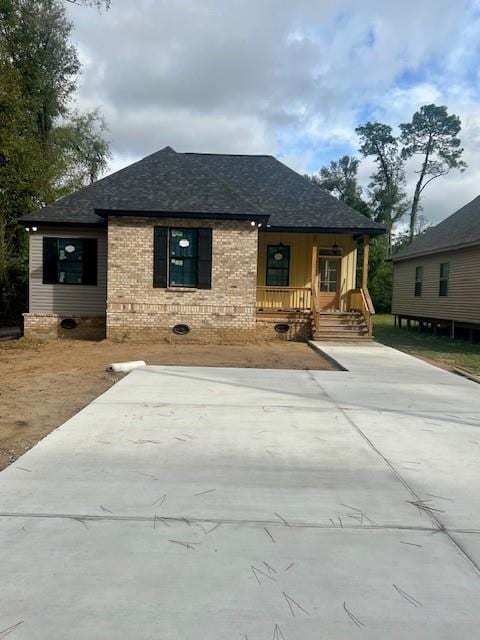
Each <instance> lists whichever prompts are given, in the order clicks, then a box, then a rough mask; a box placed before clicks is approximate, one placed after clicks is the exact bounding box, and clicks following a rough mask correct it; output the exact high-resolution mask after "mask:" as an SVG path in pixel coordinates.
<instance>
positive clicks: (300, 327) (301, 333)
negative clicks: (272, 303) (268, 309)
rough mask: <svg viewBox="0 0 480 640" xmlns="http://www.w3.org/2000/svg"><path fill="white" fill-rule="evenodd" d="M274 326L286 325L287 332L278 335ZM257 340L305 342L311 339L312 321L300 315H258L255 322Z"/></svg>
mask: <svg viewBox="0 0 480 640" xmlns="http://www.w3.org/2000/svg"><path fill="white" fill-rule="evenodd" d="M276 324H287V325H288V331H286V332H285V333H278V332H277V331H275V325H276ZM255 332H256V337H257V340H299V341H306V340H310V338H311V337H312V321H311V319H310V318H308V317H305V316H302V315H300V314H286V313H279V314H276V315H268V316H267V315H264V316H262V314H259V315H258V316H257V322H256V329H255Z"/></svg>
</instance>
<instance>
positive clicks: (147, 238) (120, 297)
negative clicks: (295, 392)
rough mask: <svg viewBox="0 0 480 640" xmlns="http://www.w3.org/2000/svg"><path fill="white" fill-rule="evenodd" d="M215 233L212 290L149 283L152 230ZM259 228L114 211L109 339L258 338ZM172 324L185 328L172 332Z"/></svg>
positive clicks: (234, 341)
mask: <svg viewBox="0 0 480 640" xmlns="http://www.w3.org/2000/svg"><path fill="white" fill-rule="evenodd" d="M155 226H167V227H184V228H185V227H190V228H192V227H193V228H195V227H197V228H198V227H209V228H211V229H212V230H213V236H212V240H213V247H212V288H211V289H188V288H154V287H153V228H154V227H155ZM257 244H258V233H257V229H256V227H252V226H251V225H250V222H247V221H225V220H198V219H191V220H190V219H175V218H173V219H164V218H141V217H123V216H118V217H115V216H111V217H110V218H109V221H108V292H107V338H108V339H109V340H115V341H118V340H120V341H123V340H150V339H152V340H166V341H168V342H186V343H188V342H200V343H231V344H238V343H244V342H252V341H254V340H255V304H256V273H257ZM176 324H186V325H188V326H189V327H190V332H189V333H188V334H187V335H184V336H177V335H175V334H174V333H173V332H172V328H173V326H175V325H176Z"/></svg>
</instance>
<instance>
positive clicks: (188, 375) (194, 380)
mask: <svg viewBox="0 0 480 640" xmlns="http://www.w3.org/2000/svg"><path fill="white" fill-rule="evenodd" d="M126 386H127V387H128V401H131V402H135V403H137V404H138V403H147V404H152V403H153V404H155V403H160V404H163V403H168V404H172V403H179V404H182V405H184V404H191V405H209V406H211V405H222V406H232V407H235V406H238V405H246V406H250V407H251V406H263V405H267V406H270V405H271V406H286V407H289V406H294V407H316V408H320V407H332V406H333V404H332V402H331V400H329V399H328V398H327V397H326V395H325V394H322V392H321V391H320V390H319V388H318V386H317V385H316V384H315V381H314V380H312V378H311V376H310V372H307V371H294V372H292V371H290V370H288V369H230V368H222V367H216V368H215V367H205V368H201V367H147V368H146V369H138V370H136V371H134V372H132V374H131V375H130V376H129V377H128V382H127V381H126V380H124V381H121V382H120V383H119V384H117V385H115V386H114V387H113V388H112V389H111V390H110V392H109V393H108V394H104V395H103V396H102V397H101V398H100V399H99V400H98V401H97V402H108V403H116V402H125V401H126V398H125V387H126Z"/></svg>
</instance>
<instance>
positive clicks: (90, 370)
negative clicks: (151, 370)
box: [0, 339, 332, 470]
mask: <svg viewBox="0 0 480 640" xmlns="http://www.w3.org/2000/svg"><path fill="white" fill-rule="evenodd" d="M124 360H145V361H146V363H147V364H157V365H179V366H182V365H190V366H203V367H206V366H212V367H255V368H265V369H331V368H332V365H331V364H330V363H329V362H328V361H327V360H326V359H323V358H322V357H321V356H320V355H319V354H317V353H316V352H314V351H313V350H312V349H310V347H308V345H306V344H303V343H299V342H278V343H257V344H251V345H242V346H233V345H222V346H219V345H191V344H189V345H178V344H177V345H174V344H167V343H148V344H143V343H112V342H108V341H107V340H104V341H101V342H90V341H80V340H78V341H74V340H56V341H52V342H43V343H42V342H32V341H28V340H25V339H21V340H18V341H13V342H0V470H1V469H3V468H4V467H6V466H7V465H9V464H10V463H11V462H13V461H14V460H16V459H17V458H18V457H19V456H21V455H22V454H23V453H24V452H25V451H27V450H28V449H30V448H31V447H33V445H35V444H36V443H37V442H38V441H39V440H41V439H42V438H43V437H45V436H46V435H47V434H48V433H50V431H52V430H53V429H55V428H56V427H58V426H59V425H61V424H62V423H63V422H65V420H68V418H70V417H71V416H73V415H74V414H75V413H77V412H78V411H80V409H82V408H83V407H84V406H85V405H87V404H88V403H89V402H90V401H91V400H93V399H94V398H96V397H97V396H99V395H100V394H101V393H103V392H104V391H106V390H107V389H108V388H109V387H110V386H111V385H112V384H114V382H116V381H117V380H118V379H119V376H118V375H111V374H108V373H106V371H105V368H106V366H107V365H108V364H110V363H111V362H121V361H124Z"/></svg>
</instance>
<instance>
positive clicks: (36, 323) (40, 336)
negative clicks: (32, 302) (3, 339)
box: [23, 313, 105, 340]
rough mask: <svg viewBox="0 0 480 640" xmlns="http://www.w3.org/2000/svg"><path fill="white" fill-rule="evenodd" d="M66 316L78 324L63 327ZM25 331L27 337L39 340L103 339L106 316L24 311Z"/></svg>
mask: <svg viewBox="0 0 480 640" xmlns="http://www.w3.org/2000/svg"><path fill="white" fill-rule="evenodd" d="M64 318H72V319H73V320H75V322H76V323H77V326H76V327H75V328H74V329H62V327H61V326H60V323H61V321H62V320H63V319H64ZM23 333H24V336H25V337H26V338H35V339H37V340H52V339H54V338H70V339H74V340H75V339H76V340H103V339H104V338H105V316H77V315H58V314H53V313H52V314H50V313H33V314H32V313H24V314H23Z"/></svg>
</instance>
